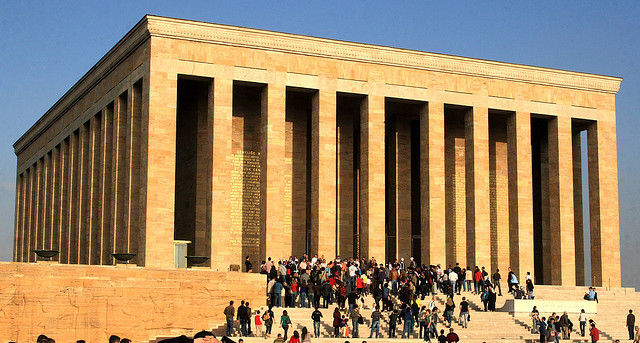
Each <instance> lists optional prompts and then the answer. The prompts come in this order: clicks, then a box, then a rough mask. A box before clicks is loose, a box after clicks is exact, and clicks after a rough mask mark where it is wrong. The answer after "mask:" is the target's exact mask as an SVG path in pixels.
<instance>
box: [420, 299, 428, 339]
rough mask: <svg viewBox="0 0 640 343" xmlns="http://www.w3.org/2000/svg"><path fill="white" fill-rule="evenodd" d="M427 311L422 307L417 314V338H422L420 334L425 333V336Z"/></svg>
mask: <svg viewBox="0 0 640 343" xmlns="http://www.w3.org/2000/svg"><path fill="white" fill-rule="evenodd" d="M427 310H428V309H427V307H426V306H422V308H421V309H420V312H419V313H418V325H419V331H418V338H422V332H425V335H426V331H427V330H426V328H427Z"/></svg>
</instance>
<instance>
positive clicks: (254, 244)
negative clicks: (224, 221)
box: [229, 150, 261, 257]
mask: <svg viewBox="0 0 640 343" xmlns="http://www.w3.org/2000/svg"><path fill="white" fill-rule="evenodd" d="M260 170H261V168H260V152H258V151H244V150H238V151H236V152H235V153H234V154H233V170H232V172H231V237H230V240H229V243H230V245H231V248H232V249H234V250H236V249H240V250H241V251H242V255H243V256H246V255H250V256H252V257H253V256H258V255H259V254H260V201H261V198H260Z"/></svg>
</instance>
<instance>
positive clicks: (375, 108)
mask: <svg viewBox="0 0 640 343" xmlns="http://www.w3.org/2000/svg"><path fill="white" fill-rule="evenodd" d="M384 101H385V99H384V96H381V95H372V94H369V95H368V96H367V97H366V98H365V99H364V100H363V104H362V106H361V107H360V109H361V113H360V132H361V135H360V256H361V257H366V258H367V259H370V258H372V257H375V258H376V260H377V261H384V259H385V227H384V225H385V166H384V164H385V161H384V158H385V153H384V136H385V125H384V120H385V107H384Z"/></svg>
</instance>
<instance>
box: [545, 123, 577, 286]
mask: <svg viewBox="0 0 640 343" xmlns="http://www.w3.org/2000/svg"><path fill="white" fill-rule="evenodd" d="M571 136H572V135H571V118H570V117H566V116H563V117H555V118H553V119H551V120H550V121H549V219H550V231H551V232H550V233H551V235H550V239H551V251H552V253H553V254H554V256H555V257H554V258H551V284H553V285H563V286H572V285H575V283H576V277H575V245H574V244H575V243H574V226H573V216H574V213H573V162H572V160H573V151H572V150H573V141H572V137H571Z"/></svg>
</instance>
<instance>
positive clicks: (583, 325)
mask: <svg viewBox="0 0 640 343" xmlns="http://www.w3.org/2000/svg"><path fill="white" fill-rule="evenodd" d="M578 321H579V322H580V335H581V336H582V337H584V335H585V331H586V328H587V314H586V313H584V309H582V310H580V315H579V316H578Z"/></svg>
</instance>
